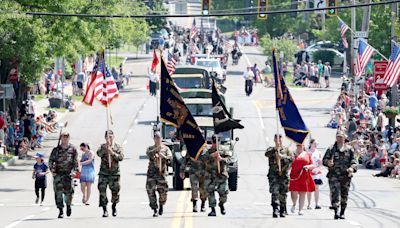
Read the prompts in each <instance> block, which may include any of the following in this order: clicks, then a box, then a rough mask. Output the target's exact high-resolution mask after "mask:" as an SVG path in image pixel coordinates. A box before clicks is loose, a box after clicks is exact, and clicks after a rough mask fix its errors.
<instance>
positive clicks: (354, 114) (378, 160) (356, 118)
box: [328, 83, 400, 177]
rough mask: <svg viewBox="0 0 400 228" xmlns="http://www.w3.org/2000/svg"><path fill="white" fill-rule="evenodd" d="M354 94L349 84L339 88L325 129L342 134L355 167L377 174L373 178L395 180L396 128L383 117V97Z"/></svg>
mask: <svg viewBox="0 0 400 228" xmlns="http://www.w3.org/2000/svg"><path fill="white" fill-rule="evenodd" d="M354 90H355V89H354V88H353V87H352V84H351V83H349V84H344V85H343V86H342V90H341V94H340V96H339V97H338V99H337V102H336V104H335V105H334V107H333V109H332V111H331V121H330V122H329V123H328V127H331V128H338V129H339V130H342V131H344V132H346V134H347V139H346V142H347V143H348V144H350V145H352V146H353V148H354V150H355V153H356V156H357V159H358V161H359V163H360V164H361V165H362V166H363V167H365V168H367V169H376V170H378V169H379V170H380V172H379V173H376V174H374V176H383V177H399V175H400V127H399V126H396V127H394V128H393V127H392V126H390V125H389V123H388V122H389V121H388V118H387V117H386V116H385V114H384V113H383V111H384V110H385V108H387V107H389V106H388V99H387V97H386V95H385V94H382V95H381V96H378V95H376V94H375V92H373V91H372V90H367V91H366V92H365V90H362V91H361V94H360V95H358V96H357V97H356V96H355V95H354ZM397 122H399V120H397Z"/></svg>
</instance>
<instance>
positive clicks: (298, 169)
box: [289, 152, 315, 192]
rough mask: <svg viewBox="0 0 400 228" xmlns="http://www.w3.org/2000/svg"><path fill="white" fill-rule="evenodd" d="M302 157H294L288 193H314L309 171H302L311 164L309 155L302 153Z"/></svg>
mask: <svg viewBox="0 0 400 228" xmlns="http://www.w3.org/2000/svg"><path fill="white" fill-rule="evenodd" d="M301 155H302V156H296V157H295V159H294V161H293V164H292V169H291V171H290V182H289V191H291V192H314V191H315V184H314V181H313V179H312V176H311V169H309V170H308V171H307V170H305V169H303V167H304V166H306V165H311V164H313V162H312V158H311V156H310V154H309V153H307V152H303V153H302V154H301Z"/></svg>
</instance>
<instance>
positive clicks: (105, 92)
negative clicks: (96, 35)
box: [83, 52, 119, 105]
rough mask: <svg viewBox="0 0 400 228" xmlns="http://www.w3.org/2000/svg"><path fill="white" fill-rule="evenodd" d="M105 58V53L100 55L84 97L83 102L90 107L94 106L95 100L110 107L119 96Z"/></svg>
mask: <svg viewBox="0 0 400 228" xmlns="http://www.w3.org/2000/svg"><path fill="white" fill-rule="evenodd" d="M104 57H105V55H104V52H102V53H101V54H99V55H98V56H97V60H96V63H95V65H94V67H93V71H92V74H91V76H90V78H91V80H90V82H89V84H88V86H87V88H86V93H85V96H84V97H83V102H84V103H86V104H88V105H93V101H94V98H96V99H97V100H98V101H100V103H101V104H103V105H109V104H110V103H111V102H112V101H113V99H114V98H117V97H118V95H119V92H118V88H117V85H116V84H115V81H114V77H113V76H112V75H111V73H110V70H109V69H108V66H107V64H106V62H105V59H104Z"/></svg>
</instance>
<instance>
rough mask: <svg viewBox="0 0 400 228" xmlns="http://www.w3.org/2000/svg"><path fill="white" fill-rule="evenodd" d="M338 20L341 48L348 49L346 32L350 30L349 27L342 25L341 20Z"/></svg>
mask: <svg viewBox="0 0 400 228" xmlns="http://www.w3.org/2000/svg"><path fill="white" fill-rule="evenodd" d="M338 19H339V26H340V36H341V37H342V43H343V47H344V48H348V47H349V44H348V43H347V38H346V32H347V31H348V30H349V29H350V28H349V26H347V25H346V23H344V22H343V21H342V19H340V18H338Z"/></svg>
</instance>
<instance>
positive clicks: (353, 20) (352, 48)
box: [350, 0, 357, 75]
mask: <svg viewBox="0 0 400 228" xmlns="http://www.w3.org/2000/svg"><path fill="white" fill-rule="evenodd" d="M351 4H352V5H355V0H351ZM351 29H352V30H353V31H356V8H351ZM356 48H357V47H356V46H355V40H354V34H353V33H351V42H350V56H351V58H350V74H351V75H354V63H355V58H356V55H355V50H356Z"/></svg>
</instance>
